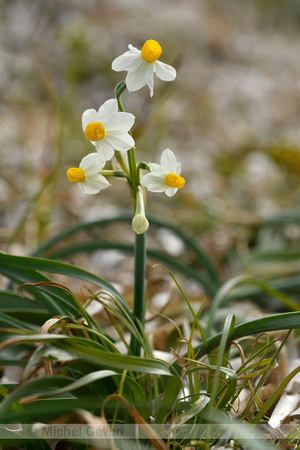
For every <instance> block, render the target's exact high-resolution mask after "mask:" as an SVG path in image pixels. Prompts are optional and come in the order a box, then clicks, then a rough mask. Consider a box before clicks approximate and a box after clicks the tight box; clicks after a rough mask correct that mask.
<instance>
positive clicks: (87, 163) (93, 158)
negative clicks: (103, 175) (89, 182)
mask: <svg viewBox="0 0 300 450" xmlns="http://www.w3.org/2000/svg"><path fill="white" fill-rule="evenodd" d="M104 165H105V160H104V159H103V158H100V156H99V155H98V153H90V154H89V155H86V156H85V157H84V158H83V159H82V160H81V163H80V164H79V167H80V169H82V170H83V171H84V173H85V175H86V176H88V175H89V174H94V173H98V172H100V170H102V169H103V167H104Z"/></svg>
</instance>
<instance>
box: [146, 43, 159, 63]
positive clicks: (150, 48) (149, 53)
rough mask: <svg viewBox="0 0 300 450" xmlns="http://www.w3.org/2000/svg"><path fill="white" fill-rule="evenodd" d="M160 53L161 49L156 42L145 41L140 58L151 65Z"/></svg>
mask: <svg viewBox="0 0 300 450" xmlns="http://www.w3.org/2000/svg"><path fill="white" fill-rule="evenodd" d="M161 52H162V48H161V46H160V45H159V43H158V42H156V41H154V40H153V39H150V40H149V41H146V42H145V44H144V45H143V48H142V57H143V58H144V60H145V61H147V62H149V63H151V62H154V61H156V60H157V59H158V58H159V57H160V55H161Z"/></svg>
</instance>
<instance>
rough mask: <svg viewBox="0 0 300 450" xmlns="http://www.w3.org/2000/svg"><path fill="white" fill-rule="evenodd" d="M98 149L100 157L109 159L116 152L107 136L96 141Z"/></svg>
mask: <svg viewBox="0 0 300 450" xmlns="http://www.w3.org/2000/svg"><path fill="white" fill-rule="evenodd" d="M95 146H96V150H97V153H98V155H99V156H100V158H103V159H104V160H105V161H109V160H110V159H111V158H112V157H113V156H114V154H115V152H114V148H113V147H112V146H111V145H110V143H109V142H108V141H107V139H106V138H104V139H102V140H101V141H97V142H95Z"/></svg>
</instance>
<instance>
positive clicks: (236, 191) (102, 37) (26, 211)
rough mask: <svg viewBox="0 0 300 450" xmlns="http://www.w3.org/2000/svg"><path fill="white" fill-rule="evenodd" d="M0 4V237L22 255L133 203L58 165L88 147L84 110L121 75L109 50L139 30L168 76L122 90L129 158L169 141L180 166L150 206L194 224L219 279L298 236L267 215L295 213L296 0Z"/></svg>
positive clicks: (120, 49)
mask: <svg viewBox="0 0 300 450" xmlns="http://www.w3.org/2000/svg"><path fill="white" fill-rule="evenodd" d="M0 8H1V17H0V44H1V47H0V158H1V160H0V243H1V250H3V251H8V252H12V253H15V254H19V255H28V254H30V253H31V252H32V251H34V250H35V249H36V248H37V247H38V246H39V245H40V244H41V243H42V242H43V241H45V239H48V238H50V237H51V236H53V235H54V234H55V233H57V232H59V231H61V230H64V229H66V228H67V227H69V226H71V225H74V224H76V223H77V222H80V221H86V220H96V219H100V218H105V217H109V216H111V215H114V214H118V213H119V212H123V211H131V203H130V198H129V195H128V192H127V190H126V189H124V184H123V182H122V181H121V180H118V179H116V180H112V185H113V186H112V187H111V188H110V189H107V190H105V191H103V192H102V193H101V194H99V195H96V196H87V195H84V194H82V193H81V191H80V189H79V188H78V186H76V185H72V184H70V183H69V182H68V180H67V178H66V176H65V173H66V171H67V169H68V168H69V167H72V166H78V164H79V162H80V160H81V159H82V157H83V156H85V155H86V154H87V153H89V152H91V151H93V148H92V146H91V145H90V143H89V142H88V141H87V140H86V139H85V137H84V135H83V132H82V128H81V115H82V113H83V112H84V110H85V109H87V108H95V109H98V108H99V106H100V105H101V104H102V103H103V102H104V101H106V100H107V99H109V98H112V97H113V96H114V88H115V86H116V84H117V83H119V82H120V81H122V80H123V79H124V78H125V75H126V73H125V72H120V73H116V72H113V71H112V70H111V62H112V61H113V59H114V58H116V57H117V56H119V55H120V54H122V53H124V52H125V51H126V50H127V46H128V44H132V45H134V46H136V47H138V48H141V47H142V45H143V43H144V42H145V41H146V40H147V39H155V40H157V41H158V42H159V43H160V44H161V46H162V48H163V53H162V56H161V58H160V60H161V61H163V62H166V63H168V64H171V65H173V66H174V67H176V69H177V79H176V80H175V81H174V82H172V83H163V82H162V81H160V80H159V79H157V78H156V80H155V93H154V97H153V98H152V99H151V98H150V96H149V89H148V88H147V87H145V88H143V89H142V90H141V91H138V92H136V93H131V94H129V93H127V92H125V93H124V94H123V102H124V106H125V109H126V110H127V111H129V112H132V113H133V114H134V115H135V116H136V123H135V126H134V128H133V134H134V137H135V140H136V147H137V159H138V160H145V161H147V162H148V161H152V162H159V158H160V154H161V152H162V151H163V150H164V149H165V148H167V147H169V148H171V149H172V150H173V152H174V153H175V154H176V156H177V158H178V160H180V161H181V163H182V174H183V176H184V177H185V179H186V185H185V187H184V189H183V190H182V191H180V192H178V193H177V194H176V196H175V197H173V198H172V199H169V198H167V197H166V196H165V195H160V194H154V193H150V194H149V195H148V204H147V211H148V214H151V213H155V214H156V215H163V216H164V217H165V218H166V219H168V220H170V221H171V222H174V223H176V224H177V225H179V226H180V227H182V229H183V230H184V231H185V232H187V233H188V234H190V235H192V236H194V237H195V239H196V240H197V242H198V243H199V245H201V246H202V247H203V248H204V250H205V251H206V252H207V254H208V255H209V256H210V257H211V258H212V260H213V261H214V264H215V265H216V266H217V267H218V268H219V269H220V271H221V273H222V278H223V279H226V278H227V277H228V276H229V275H230V276H231V275H233V274H234V273H235V272H238V271H239V270H240V268H241V262H240V261H241V255H242V256H243V255H245V254H246V255H247V253H248V252H249V251H250V250H251V248H252V247H253V246H255V247H257V248H282V246H285V245H286V244H287V243H288V244H289V245H297V244H298V242H299V237H300V233H299V226H298V224H297V223H296V222H295V221H289V220H287V221H286V224H285V225H284V227H283V226H282V224H281V226H280V228H279V229H278V230H277V229H274V228H272V229H271V230H270V229H266V227H262V224H266V223H267V222H268V221H270V220H271V221H272V220H273V221H274V220H277V219H276V218H278V217H280V218H288V217H290V216H291V215H293V217H295V216H297V214H298V213H299V206H300V202H299V194H300V191H299V168H300V154H299V143H300V76H299V75H300V58H299V54H300V3H299V1H298V0H277V1H276V2H274V1H272V0H253V1H251V0H246V1H240V0H226V1H223V0H151V1H148V0H131V1H128V0H85V1H82V0H42V1H41V0H2V1H1V6H0ZM150 227H151V225H150ZM128 230H129V229H128ZM112 232H113V231H112ZM124 232H125V233H127V232H128V231H127V230H124ZM124 239H125V240H126V239H127V237H126V236H124ZM160 239H161V240H162V241H163V242H164V243H166V242H168V239H169V238H168V236H166V235H163V234H161V236H160ZM170 242H171V241H170ZM170 245H171V246H172V248H173V250H174V252H175V256H176V246H175V244H174V243H173V241H172V243H171V244H170ZM178 251H179V252H180V251H181V250H180V249H179V250H178Z"/></svg>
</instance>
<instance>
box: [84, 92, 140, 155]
mask: <svg viewBox="0 0 300 450" xmlns="http://www.w3.org/2000/svg"><path fill="white" fill-rule="evenodd" d="M134 121H135V117H134V115H133V114H131V113H127V112H120V111H119V110H118V102H117V100H116V99H110V100H107V101H106V102H105V103H104V104H103V105H102V106H100V108H99V110H98V111H96V110H95V109H87V110H86V111H85V112H84V113H83V115H82V128H83V131H84V134H85V137H86V138H87V139H88V140H89V141H91V143H92V144H93V145H94V146H95V147H96V150H97V153H98V155H99V156H100V157H101V158H102V159H104V160H105V161H108V160H110V159H111V158H112V157H113V156H114V153H115V150H118V151H120V152H127V150H129V149H130V148H132V147H134V145H135V143H134V140H133V138H132V137H131V136H130V134H128V132H129V130H130V129H131V127H132V125H133V124H134Z"/></svg>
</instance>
